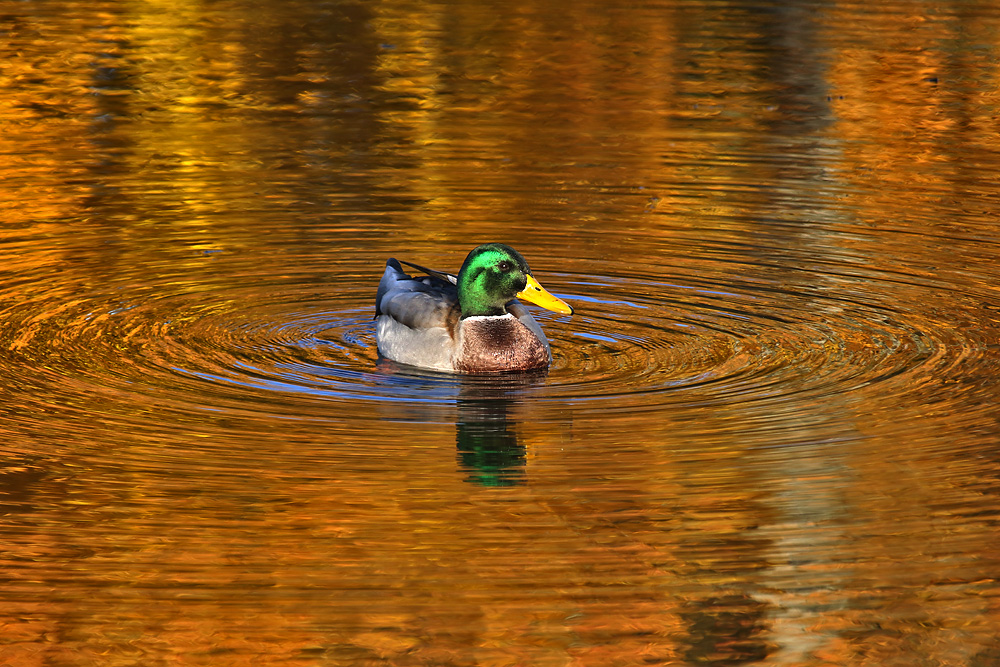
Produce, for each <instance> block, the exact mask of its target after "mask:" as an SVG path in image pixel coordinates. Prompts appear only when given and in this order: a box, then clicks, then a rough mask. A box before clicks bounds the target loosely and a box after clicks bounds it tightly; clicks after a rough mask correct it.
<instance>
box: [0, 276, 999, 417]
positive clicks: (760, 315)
mask: <svg viewBox="0 0 1000 667" xmlns="http://www.w3.org/2000/svg"><path fill="white" fill-rule="evenodd" d="M286 280H287V279H286ZM547 282H548V283H549V285H550V286H551V287H552V288H553V290H554V291H555V292H557V293H559V294H560V295H562V296H564V297H565V298H567V299H568V300H570V301H571V302H572V303H574V305H575V306H576V309H577V312H576V314H575V315H574V316H572V317H560V316H556V315H553V314H551V313H547V312H536V316H537V317H538V319H539V320H540V322H541V324H542V326H543V328H545V329H546V331H547V332H548V335H549V337H550V339H551V341H552V347H553V354H554V363H553V366H552V368H551V369H550V370H549V372H548V373H547V375H545V374H543V375H542V376H541V377H536V378H534V379H532V380H531V381H530V382H525V383H520V384H519V383H516V382H515V383H514V384H515V385H516V390H517V392H518V393H519V395H522V396H525V397H530V398H531V399H532V400H533V401H534V402H535V403H536V404H538V405H542V406H545V405H548V406H550V407H554V408H556V409H558V410H564V409H565V408H566V406H569V407H570V408H572V409H575V410H579V411H585V412H587V413H595V414H596V412H597V411H645V410H653V409H658V408H660V407H662V406H665V405H695V406H697V405H734V406H743V407H750V406H754V405H757V406H758V407H760V406H761V405H772V406H773V405H774V404H776V403H782V402H788V401H822V400H825V399H829V398H832V397H836V396H844V395H846V394H849V393H852V394H853V395H854V397H855V399H858V398H862V399H870V398H872V397H873V396H875V397H877V396H878V394H879V393H891V394H893V395H895V396H897V397H898V396H900V395H901V394H905V393H907V392H912V391H917V390H919V389H920V388H921V387H922V386H925V385H926V384H927V383H928V382H930V380H929V378H934V380H933V382H934V383H935V384H938V383H941V382H947V381H948V380H949V378H951V377H953V376H956V375H957V374H958V373H957V372H954V371H956V369H960V368H961V367H964V366H965V365H968V364H969V363H972V364H976V365H978V366H979V367H983V366H984V365H986V364H984V363H983V362H984V359H985V357H986V355H987V354H988V351H989V350H990V346H991V343H990V341H989V339H988V337H983V336H980V335H977V334H976V329H975V328H974V327H971V326H967V327H961V326H953V325H947V326H942V323H941V322H936V321H934V320H933V319H931V318H932V315H933V304H930V305H928V306H927V307H926V308H925V307H923V306H922V305H920V304H913V307H912V308H911V309H910V310H903V309H901V308H900V307H899V304H895V305H894V306H893V307H892V308H890V307H887V306H882V305H880V304H879V300H878V296H879V290H880V289H881V288H884V285H880V284H878V283H877V282H874V281H872V280H870V279H868V280H860V279H859V280H858V281H856V283H855V284H853V285H847V286H845V285H844V284H838V285H837V290H836V292H834V291H833V290H826V291H824V290H822V289H804V288H800V287H795V286H782V285H774V284H765V283H762V282H753V281H744V282H742V283H729V284H725V285H723V284H722V283H721V281H719V282H713V281H712V280H711V279H706V278H701V279H700V280H699V281H698V282H695V281H688V282H687V283H685V282H683V281H682V280H681V279H680V278H678V277H674V278H673V279H671V280H670V281H651V280H640V279H637V278H636V277H611V276H605V277H595V276H594V275H592V274H591V275H588V276H585V277H584V276H581V275H575V274H570V273H564V274H556V275H554V276H552V275H550V276H548V281H547ZM369 288H370V285H368V284H365V285H361V284H357V285H348V286H346V288H344V287H342V288H341V289H339V290H338V292H339V293H346V294H351V295H362V296H363V295H367V292H366V290H368V291H370V289H369ZM329 293H330V291H329V290H328V289H324V288H321V287H317V286H315V285H310V281H309V280H308V279H306V277H302V278H301V281H295V280H292V281H286V282H282V283H281V284H275V285H273V286H270V287H269V288H268V289H262V288H261V285H260V284H255V285H254V286H252V287H245V286H242V287H241V286H233V285H227V284H222V285H218V286H215V287H211V286H206V285H187V286H179V287H176V286H175V287H174V288H173V289H172V290H163V289H157V290H155V291H154V290H150V291H148V292H145V293H142V292H140V293H133V294H129V296H128V297H127V298H126V297H124V296H122V294H121V293H116V294H113V295H108V294H103V295H95V296H92V297H83V298H74V299H65V298H61V297H60V296H59V295H55V294H52V295H46V294H45V293H44V291H42V292H40V294H39V298H38V299H37V300H36V301H33V302H31V303H21V304H17V305H15V306H9V307H7V308H6V309H5V310H4V313H3V317H4V328H3V338H4V343H5V345H4V347H5V348H6V349H7V350H8V355H9V359H8V364H7V365H8V367H9V368H8V376H9V377H12V378H13V381H14V382H16V383H19V384H20V385H21V387H22V388H30V390H29V391H22V392H21V399H20V400H23V399H24V397H25V396H32V397H34V401H35V403H34V404H31V405H23V406H21V407H22V409H23V410H24V412H25V413H31V412H32V411H37V410H39V409H40V408H42V409H44V405H59V409H60V410H62V411H64V412H65V411H67V410H69V411H73V410H79V411H82V412H87V411H92V410H94V409H95V408H96V409H102V406H103V409H106V410H108V411H109V412H110V413H121V412H123V411H126V410H125V408H124V407H123V406H135V405H152V406H156V408H157V409H161V410H164V409H165V410H171V411H173V412H175V413H177V414H191V413H192V412H205V411H208V412H212V413H219V411H222V412H223V413H231V414H234V415H253V414H266V415H275V414H280V415H282V416H283V418H286V419H305V418H310V419H312V418H323V419H328V418H333V416H337V415H340V416H343V415H344V414H351V413H352V411H355V414H356V411H357V410H364V409H368V408H370V407H371V405H373V404H374V405H378V404H380V403H387V402H388V403H391V402H397V403H398V402H403V403H409V404H411V405H413V406H417V407H418V408H419V406H421V405H422V406H423V408H422V409H423V410H424V413H423V416H422V417H421V418H425V419H430V420H437V419H443V420H447V419H448V415H447V414H445V413H440V412H435V411H434V409H433V407H432V406H448V405H450V404H452V403H453V402H454V401H455V400H456V397H457V396H458V395H459V394H460V393H461V392H462V391H463V390H467V389H468V387H470V386H475V387H480V388H483V387H486V388H489V387H491V386H499V385H510V384H511V382H512V378H511V377H510V376H500V377H496V376H494V377H489V376H486V377H472V378H470V377H465V378H463V377H458V376H451V375H447V374H440V373H433V372H426V371H422V370H420V369H412V368H406V367H400V366H397V365H395V364H392V363H390V362H381V361H380V360H379V358H378V353H377V350H376V345H375V338H374V326H373V322H372V319H371V317H372V313H371V307H370V305H368V299H364V301H363V302H362V303H360V304H359V303H358V302H357V300H356V299H355V300H353V301H351V302H349V303H343V302H342V301H338V300H337V299H336V298H334V299H331V298H330V297H329ZM262 294H263V295H265V296H263V297H262ZM845 295H849V296H845ZM352 298H354V297H352ZM974 316H975V314H974V313H967V317H966V319H969V318H972V317H974ZM29 369H30V370H29ZM886 383H888V384H889V387H888V388H883V389H882V390H876V389H875V388H876V387H878V386H879V385H883V384H886ZM115 406H118V407H117V408H116V407H115ZM133 418H134V416H133Z"/></svg>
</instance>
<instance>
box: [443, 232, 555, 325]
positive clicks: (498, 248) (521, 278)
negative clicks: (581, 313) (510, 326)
mask: <svg viewBox="0 0 1000 667" xmlns="http://www.w3.org/2000/svg"><path fill="white" fill-rule="evenodd" d="M515 298H518V299H525V300H526V301H530V302H532V303H534V304H536V305H539V306H541V307H542V308H547V309H549V310H552V311H555V312H557V313H563V314H564V315H570V314H572V313H573V309H572V308H571V307H570V306H569V305H568V304H567V303H566V302H564V301H563V300H562V299H559V298H558V297H555V296H552V295H551V294H549V293H548V292H547V291H546V290H545V288H544V287H542V286H541V285H539V284H538V281H537V280H535V279H534V277H533V276H532V275H531V269H529V268H528V262H527V261H525V259H524V257H522V256H521V253H519V252H518V251H516V250H514V249H513V248H511V247H510V246H506V245H503V244H502V243H487V244H486V245H481V246H479V247H478V248H475V249H473V251H472V252H470V253H469V256H468V257H466V258H465V263H464V264H462V269H461V270H460V271H459V272H458V303H459V304H460V305H461V307H462V317H472V316H476V315H503V314H505V313H506V312H507V309H506V307H505V306H506V304H507V303H508V302H509V301H511V300H512V299H515Z"/></svg>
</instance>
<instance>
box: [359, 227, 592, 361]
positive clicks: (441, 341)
mask: <svg viewBox="0 0 1000 667" xmlns="http://www.w3.org/2000/svg"><path fill="white" fill-rule="evenodd" d="M403 264H406V265H407V266H411V267H413V268H414V269H417V270H418V271H422V272H423V273H425V274H426V276H419V277H415V278H414V277H411V276H409V275H407V274H406V273H405V272H404V271H403V267H402V266H400V262H398V261H397V260H395V259H390V260H389V261H387V262H386V264H385V273H383V274H382V280H381V281H380V282H379V284H378V294H377V295H376V297H375V319H376V320H377V326H376V338H377V340H378V351H379V353H381V354H382V356H383V357H386V358H388V359H392V360H393V361H398V362H400V363H404V364H410V365H412V366H420V367H422V368H432V369H435V370H442V371H453V372H459V373H497V372H502V371H523V370H529V369H533V368H545V367H547V366H548V365H549V364H550V363H551V362H552V352H551V351H550V350H549V342H548V341H547V340H546V339H545V334H544V333H542V328H541V327H540V326H538V323H537V322H535V320H534V318H532V317H531V313H529V312H528V309H527V308H525V307H524V306H523V305H521V304H520V303H519V302H518V301H517V299H525V300H527V301H530V302H532V303H534V304H537V305H539V306H541V307H542V308H547V309H549V310H552V311H555V312H557V313H563V314H565V315H571V314H572V313H573V309H572V308H571V307H570V306H569V305H568V304H566V303H565V302H564V301H563V300H562V299H559V298H557V297H555V296H552V295H551V294H549V292H547V291H546V290H545V288H543V287H542V286H541V285H539V284H538V281H537V280H535V278H534V277H533V276H532V275H531V269H529V268H528V263H527V262H526V261H525V259H524V257H522V256H521V253H519V252H518V251H516V250H514V249H513V248H511V247H510V246H506V245H503V244H501V243H487V244H486V245H481V246H479V247H477V248H475V249H473V251H472V252H470V253H469V256H468V257H466V258H465V262H464V263H463V264H462V268H461V270H459V272H458V275H457V276H455V275H452V274H450V273H443V272H441V271H434V270H432V269H425V268H424V267H422V266H420V265H418V264H411V263H409V262H403Z"/></svg>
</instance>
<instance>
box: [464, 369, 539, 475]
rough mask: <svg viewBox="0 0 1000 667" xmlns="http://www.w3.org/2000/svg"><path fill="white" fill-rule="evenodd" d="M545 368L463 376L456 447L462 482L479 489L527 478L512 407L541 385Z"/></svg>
mask: <svg viewBox="0 0 1000 667" xmlns="http://www.w3.org/2000/svg"><path fill="white" fill-rule="evenodd" d="M546 375H547V371H546V370H545V369H541V370H538V371H534V372H529V373H517V374H510V375H507V374H505V375H501V376H480V377H477V376H469V377H465V378H463V381H462V386H461V389H460V391H459V395H458V418H457V419H456V420H455V443H456V446H457V448H458V465H459V468H460V469H461V470H462V471H464V472H465V473H466V474H467V476H466V480H467V481H469V482H471V483H473V484H478V485H480V486H492V487H496V486H515V485H517V484H520V483H522V482H523V481H525V479H526V474H525V465H526V462H527V453H526V449H525V446H524V445H523V444H521V442H520V441H519V439H518V433H517V424H518V421H517V418H516V415H515V410H516V406H517V404H518V403H519V401H520V399H521V397H522V396H523V395H524V393H525V391H526V390H528V389H530V388H531V387H534V386H537V385H540V384H541V383H542V382H543V381H544V380H545V376H546Z"/></svg>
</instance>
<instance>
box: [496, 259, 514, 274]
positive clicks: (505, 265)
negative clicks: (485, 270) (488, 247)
mask: <svg viewBox="0 0 1000 667" xmlns="http://www.w3.org/2000/svg"><path fill="white" fill-rule="evenodd" d="M497 268H498V269H500V271H501V272H502V273H507V272H508V271H510V270H511V269H512V268H514V267H513V265H512V264H511V263H510V262H508V261H507V260H503V261H501V262H500V263H499V264H497Z"/></svg>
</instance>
